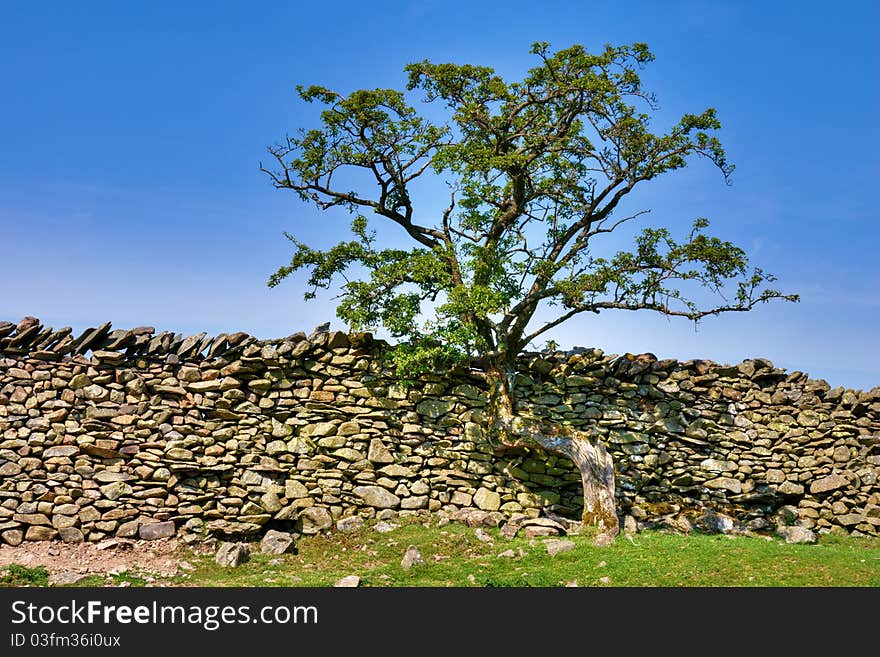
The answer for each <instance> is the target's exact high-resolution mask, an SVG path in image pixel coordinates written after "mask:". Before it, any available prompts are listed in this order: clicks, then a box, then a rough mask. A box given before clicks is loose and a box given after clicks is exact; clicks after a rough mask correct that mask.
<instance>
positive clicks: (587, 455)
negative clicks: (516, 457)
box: [487, 366, 620, 543]
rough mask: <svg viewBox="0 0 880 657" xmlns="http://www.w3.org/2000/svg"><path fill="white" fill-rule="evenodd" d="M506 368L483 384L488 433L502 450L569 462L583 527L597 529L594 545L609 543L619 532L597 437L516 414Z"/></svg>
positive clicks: (606, 461) (609, 468) (493, 370)
mask: <svg viewBox="0 0 880 657" xmlns="http://www.w3.org/2000/svg"><path fill="white" fill-rule="evenodd" d="M512 371H513V370H512V368H507V367H504V366H493V367H490V368H489V370H488V371H487V379H488V381H489V386H490V389H489V393H490V401H489V433H490V436H491V439H493V440H495V441H497V442H498V443H499V444H500V445H501V446H503V447H506V448H515V447H519V448H523V447H528V448H533V449H534V448H538V449H542V450H544V451H546V452H549V453H551V454H557V455H561V456H565V457H567V458H570V459H571V460H572V461H574V464H575V465H576V466H577V469H578V471H579V472H580V475H581V484H582V486H583V493H584V512H583V516H582V520H583V523H584V525H585V526H588V527H595V528H596V529H597V535H596V542H597V543H607V542H610V540H611V539H613V538H614V537H615V536H617V534H618V533H619V532H620V523H619V521H618V519H617V508H616V502H615V497H614V491H615V479H614V461H613V459H612V458H611V455H610V454H609V453H608V450H607V449H606V448H605V444H604V443H603V442H602V439H601V438H600V437H599V436H598V435H591V433H590V432H587V431H578V430H576V429H572V428H571V427H565V426H560V425H554V424H551V423H550V422H548V421H546V420H540V419H538V418H533V417H529V416H527V415H523V414H522V413H520V412H518V411H517V409H516V403H515V398H514V394H513V389H512V386H511V384H510V378H509V373H510V372H512Z"/></svg>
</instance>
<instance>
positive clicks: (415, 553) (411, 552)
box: [400, 545, 425, 570]
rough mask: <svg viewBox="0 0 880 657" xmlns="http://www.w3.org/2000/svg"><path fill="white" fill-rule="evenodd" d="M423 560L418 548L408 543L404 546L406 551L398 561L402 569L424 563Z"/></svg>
mask: <svg viewBox="0 0 880 657" xmlns="http://www.w3.org/2000/svg"><path fill="white" fill-rule="evenodd" d="M424 563H425V560H424V559H422V554H421V552H419V549H418V548H417V547H416V546H415V545H410V546H409V547H408V548H406V552H405V553H404V555H403V559H402V560H401V561H400V567H401V568H403V569H404V570H409V569H410V568H412V567H413V566H416V565H421V564H424Z"/></svg>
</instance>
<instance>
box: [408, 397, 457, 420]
mask: <svg viewBox="0 0 880 657" xmlns="http://www.w3.org/2000/svg"><path fill="white" fill-rule="evenodd" d="M453 406H455V403H454V402H451V401H446V400H442V399H428V400H425V401H423V402H422V403H420V404H419V405H418V406H417V407H416V411H417V412H418V413H419V415H424V416H426V417H428V418H430V419H432V420H436V419H437V418H439V417H440V416H442V415H446V413H448V412H449V411H451V410H452V408H453Z"/></svg>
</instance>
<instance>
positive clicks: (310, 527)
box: [299, 506, 333, 534]
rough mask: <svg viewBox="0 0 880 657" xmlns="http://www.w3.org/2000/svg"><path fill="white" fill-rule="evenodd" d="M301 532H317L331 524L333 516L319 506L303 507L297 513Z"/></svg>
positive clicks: (329, 526) (328, 527)
mask: <svg viewBox="0 0 880 657" xmlns="http://www.w3.org/2000/svg"><path fill="white" fill-rule="evenodd" d="M299 520H300V522H301V523H302V533H303V534H318V533H320V532H322V531H324V530H326V529H330V528H331V527H332V526H333V516H331V515H330V512H329V511H328V510H327V509H325V508H323V507H320V506H313V507H309V508H307V509H303V510H302V511H301V512H300V514H299Z"/></svg>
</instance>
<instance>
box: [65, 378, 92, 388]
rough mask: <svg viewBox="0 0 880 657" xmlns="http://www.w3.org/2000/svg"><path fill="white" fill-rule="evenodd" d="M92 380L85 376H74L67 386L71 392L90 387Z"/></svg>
mask: <svg viewBox="0 0 880 657" xmlns="http://www.w3.org/2000/svg"><path fill="white" fill-rule="evenodd" d="M91 383H92V380H91V379H90V378H89V377H88V375H86V374H76V375H74V376H73V378H71V379H70V383H68V384H67V385H69V386H70V387H71V388H72V389H73V390H79V389H80V388H85V387H86V386H88V385H91Z"/></svg>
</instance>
